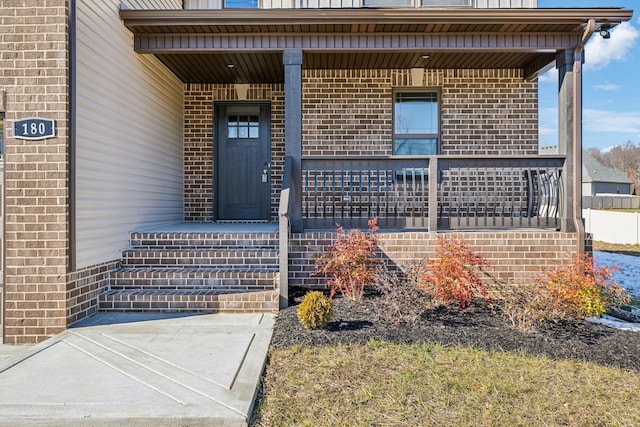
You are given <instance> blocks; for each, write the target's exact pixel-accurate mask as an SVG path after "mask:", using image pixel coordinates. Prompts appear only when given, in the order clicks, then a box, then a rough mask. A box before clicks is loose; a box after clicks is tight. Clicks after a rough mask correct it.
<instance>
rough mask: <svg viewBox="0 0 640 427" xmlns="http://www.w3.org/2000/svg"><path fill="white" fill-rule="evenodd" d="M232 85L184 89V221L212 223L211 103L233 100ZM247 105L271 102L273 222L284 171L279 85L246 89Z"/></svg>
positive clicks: (233, 90) (282, 101) (212, 85)
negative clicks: (250, 102)
mask: <svg viewBox="0 0 640 427" xmlns="http://www.w3.org/2000/svg"><path fill="white" fill-rule="evenodd" d="M237 99H238V97H237V93H236V90H235V87H234V86H233V85H218V84H187V85H185V96H184V103H185V107H184V108H185V110H184V120H185V135H184V138H185V141H184V150H185V151H184V176H185V182H184V200H185V219H186V220H187V221H212V220H213V215H214V212H213V206H214V200H213V196H214V189H213V185H214V183H213V180H214V165H215V163H214V158H213V147H214V143H215V142H214V135H213V124H214V108H213V106H214V102H215V101H230V100H237ZM246 100H248V101H269V102H271V217H272V220H274V221H275V220H277V217H278V200H279V192H280V187H281V186H282V170H283V168H284V92H283V86H282V85H280V84H275V85H268V84H255V85H250V87H249V90H248V92H247V99H246Z"/></svg>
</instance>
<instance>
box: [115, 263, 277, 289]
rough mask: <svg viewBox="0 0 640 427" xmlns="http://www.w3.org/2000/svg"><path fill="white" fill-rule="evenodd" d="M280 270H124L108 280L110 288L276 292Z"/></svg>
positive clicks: (117, 271)
mask: <svg viewBox="0 0 640 427" xmlns="http://www.w3.org/2000/svg"><path fill="white" fill-rule="evenodd" d="M277 278H278V270H277V268H260V269H255V268H254V269H248V268H247V269H244V270H242V269H227V268H121V269H118V270H116V271H114V272H113V273H111V276H110V277H109V287H110V288H111V289H131V288H134V289H135V288H139V289H150V288H155V289H185V290H191V289H212V290H236V291H242V290H247V291H248V290H273V289H275V288H276V287H277V283H276V279H277Z"/></svg>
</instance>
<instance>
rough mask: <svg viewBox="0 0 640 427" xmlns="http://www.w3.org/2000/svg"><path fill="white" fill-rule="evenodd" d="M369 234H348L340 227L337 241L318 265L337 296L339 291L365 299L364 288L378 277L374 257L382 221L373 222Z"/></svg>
mask: <svg viewBox="0 0 640 427" xmlns="http://www.w3.org/2000/svg"><path fill="white" fill-rule="evenodd" d="M368 224H369V231H368V232H366V233H365V232H362V231H361V230H358V229H354V230H349V231H345V230H344V228H342V227H338V229H337V233H338V236H337V239H336V241H335V242H334V243H333V244H332V245H331V246H330V247H329V248H328V249H327V251H326V253H325V254H323V255H322V256H321V257H320V258H318V259H317V260H316V262H315V266H316V271H317V272H318V273H321V274H324V275H326V276H327V278H328V279H327V286H328V287H329V289H330V291H331V294H330V296H331V297H333V296H334V295H335V294H336V292H338V293H341V294H343V295H344V296H345V297H347V298H349V299H352V300H360V299H362V295H363V293H364V287H365V286H366V285H368V284H372V283H373V282H374V281H375V278H376V264H377V263H379V262H380V260H378V259H375V258H374V255H375V253H376V251H377V249H378V236H376V235H375V232H376V231H377V230H378V219H377V218H374V219H371V220H369V223H368Z"/></svg>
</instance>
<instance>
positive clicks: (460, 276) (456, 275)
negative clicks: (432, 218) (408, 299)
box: [421, 237, 490, 308]
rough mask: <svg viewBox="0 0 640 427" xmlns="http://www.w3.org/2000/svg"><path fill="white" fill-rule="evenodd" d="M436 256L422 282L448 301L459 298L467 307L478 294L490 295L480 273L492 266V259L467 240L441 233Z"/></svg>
mask: <svg viewBox="0 0 640 427" xmlns="http://www.w3.org/2000/svg"><path fill="white" fill-rule="evenodd" d="M436 255H437V257H436V258H435V259H430V260H428V261H427V269H426V271H425V273H424V274H423V275H422V277H421V280H422V286H423V287H424V289H425V290H426V291H427V292H428V293H430V294H431V295H433V296H435V297H437V298H440V299H442V300H443V301H444V302H445V303H447V304H448V303H450V302H452V301H456V302H458V303H459V304H460V306H462V307H463V308H464V307H466V306H468V305H469V304H471V301H472V299H473V297H474V296H476V295H481V296H482V297H484V298H487V297H488V294H487V290H486V288H485V287H484V285H483V284H482V280H481V279H480V275H481V274H483V273H484V272H485V269H486V268H488V267H490V264H489V262H488V261H487V260H486V259H485V258H483V257H482V256H480V255H478V254H477V253H475V252H474V251H473V250H471V249H470V248H469V246H468V245H467V244H466V242H464V241H463V240H460V239H458V238H456V237H451V238H448V239H447V238H445V237H438V246H437V247H436Z"/></svg>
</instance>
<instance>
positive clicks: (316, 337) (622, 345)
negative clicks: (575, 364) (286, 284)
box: [271, 289, 640, 370]
mask: <svg viewBox="0 0 640 427" xmlns="http://www.w3.org/2000/svg"><path fill="white" fill-rule="evenodd" d="M304 292H306V291H304V290H299V289H297V290H296V289H293V290H291V293H290V295H291V297H292V298H291V301H293V302H292V304H293V305H292V306H290V307H289V308H286V309H284V310H281V311H280V314H279V315H278V317H277V320H276V326H275V330H274V334H273V339H272V342H271V345H272V346H273V347H274V348H285V347H289V346H294V345H304V346H327V345H336V344H349V343H362V344H364V343H366V342H368V341H369V340H372V339H375V340H378V341H386V342H392V343H397V344H411V343H425V342H430V343H437V344H442V345H444V346H451V345H465V346H472V347H475V348H479V349H484V350H498V351H513V352H518V353H521V354H527V355H533V356H537V355H543V356H547V357H550V358H553V359H574V360H585V361H591V362H595V363H598V364H602V365H610V366H617V367H622V368H628V369H635V370H640V332H630V331H622V330H618V329H612V328H608V327H605V326H602V325H596V324H593V323H589V322H587V321H562V322H559V323H553V322H549V323H545V324H544V325H543V326H541V327H540V328H538V330H537V331H535V332H520V331H518V330H516V329H515V328H513V327H512V326H511V324H510V323H509V322H508V321H506V320H505V319H504V318H503V317H502V314H501V313H500V312H499V311H498V310H497V309H495V308H493V307H492V305H491V304H489V303H488V302H486V301H483V300H476V301H474V303H473V304H472V305H471V306H470V307H468V308H466V309H461V308H459V307H455V306H452V307H449V308H445V307H437V308H434V309H430V310H428V311H427V312H425V313H424V314H423V315H422V316H421V318H420V319H419V320H418V321H417V322H415V323H411V322H403V323H398V322H395V321H393V320H387V319H384V318H383V317H382V316H381V315H380V311H381V309H380V307H381V305H380V304H378V303H377V302H378V301H377V299H378V297H377V296H376V295H367V296H366V297H365V298H364V299H363V300H362V301H358V302H355V301H350V300H347V299H344V298H339V297H336V298H334V309H335V316H334V318H333V321H332V322H331V323H330V324H329V325H327V326H326V327H325V328H324V329H321V330H308V329H305V328H303V327H302V325H300V323H299V322H298V318H297V314H296V310H297V304H298V303H299V302H300V300H301V298H302V295H304Z"/></svg>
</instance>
